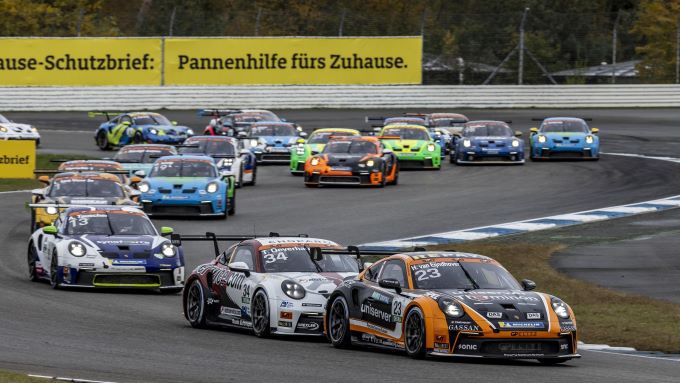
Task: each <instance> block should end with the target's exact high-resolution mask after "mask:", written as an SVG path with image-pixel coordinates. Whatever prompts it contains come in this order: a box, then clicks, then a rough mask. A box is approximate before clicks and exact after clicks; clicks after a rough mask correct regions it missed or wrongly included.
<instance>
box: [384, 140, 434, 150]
mask: <svg viewBox="0 0 680 383" xmlns="http://www.w3.org/2000/svg"><path fill="white" fill-rule="evenodd" d="M383 142H384V143H385V145H387V146H389V147H391V148H394V149H399V150H404V151H412V152H415V151H418V150H420V149H421V148H422V147H423V145H426V144H427V142H426V141H424V140H383Z"/></svg>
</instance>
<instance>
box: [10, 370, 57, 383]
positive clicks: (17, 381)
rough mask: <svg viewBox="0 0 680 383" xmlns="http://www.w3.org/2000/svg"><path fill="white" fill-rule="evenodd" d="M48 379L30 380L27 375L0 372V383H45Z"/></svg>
mask: <svg viewBox="0 0 680 383" xmlns="http://www.w3.org/2000/svg"><path fill="white" fill-rule="evenodd" d="M48 381H49V380H48V379H41V378H32V377H30V376H28V375H27V374H22V373H18V372H10V371H0V383H45V382H48Z"/></svg>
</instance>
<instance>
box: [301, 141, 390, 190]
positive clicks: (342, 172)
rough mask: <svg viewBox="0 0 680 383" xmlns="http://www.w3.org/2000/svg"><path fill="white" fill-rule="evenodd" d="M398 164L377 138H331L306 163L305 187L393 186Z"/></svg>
mask: <svg viewBox="0 0 680 383" xmlns="http://www.w3.org/2000/svg"><path fill="white" fill-rule="evenodd" d="M398 180H399V162H398V161H397V157H396V155H394V153H392V151H391V150H389V149H385V148H384V147H383V144H382V142H381V141H380V140H379V139H378V138H376V137H362V136H338V137H333V136H332V137H330V139H329V141H328V144H326V146H325V147H324V149H323V151H322V152H321V153H313V155H312V156H311V157H309V158H308V159H307V162H306V163H305V186H307V187H316V186H319V185H366V186H378V187H383V186H385V185H386V184H389V185H396V184H397V182H398Z"/></svg>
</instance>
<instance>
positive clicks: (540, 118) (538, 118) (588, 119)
mask: <svg viewBox="0 0 680 383" xmlns="http://www.w3.org/2000/svg"><path fill="white" fill-rule="evenodd" d="M548 118H554V117H536V118H532V119H531V121H543V120H545V119H548ZM573 118H580V119H581V120H583V121H588V122H590V121H593V119H592V118H583V117H573Z"/></svg>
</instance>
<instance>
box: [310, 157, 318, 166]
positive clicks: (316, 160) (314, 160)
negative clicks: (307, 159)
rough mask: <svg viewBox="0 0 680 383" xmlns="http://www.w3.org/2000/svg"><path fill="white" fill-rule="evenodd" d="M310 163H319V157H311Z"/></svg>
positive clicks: (314, 164) (313, 164)
mask: <svg viewBox="0 0 680 383" xmlns="http://www.w3.org/2000/svg"><path fill="white" fill-rule="evenodd" d="M311 164H312V166H316V165H318V164H319V158H318V157H314V158H312V162H311Z"/></svg>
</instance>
